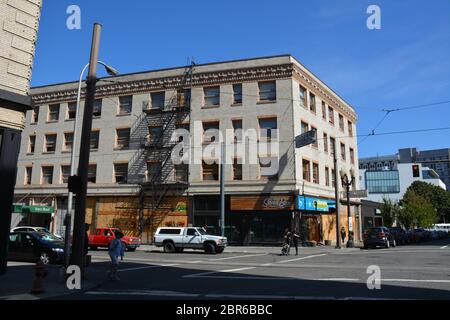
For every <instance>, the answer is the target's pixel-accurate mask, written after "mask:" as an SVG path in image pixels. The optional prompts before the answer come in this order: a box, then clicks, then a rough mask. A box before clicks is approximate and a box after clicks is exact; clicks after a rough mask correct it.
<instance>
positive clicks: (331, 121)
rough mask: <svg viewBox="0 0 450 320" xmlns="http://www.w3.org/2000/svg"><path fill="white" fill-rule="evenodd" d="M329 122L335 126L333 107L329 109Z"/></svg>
mask: <svg viewBox="0 0 450 320" xmlns="http://www.w3.org/2000/svg"><path fill="white" fill-rule="evenodd" d="M328 122H329V123H330V124H332V125H333V126H334V110H333V108H332V107H328Z"/></svg>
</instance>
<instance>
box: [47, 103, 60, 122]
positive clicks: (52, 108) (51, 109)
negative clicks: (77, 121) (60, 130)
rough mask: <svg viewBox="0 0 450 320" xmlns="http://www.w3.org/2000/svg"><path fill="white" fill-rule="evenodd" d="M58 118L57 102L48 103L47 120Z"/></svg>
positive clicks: (56, 119)
mask: <svg viewBox="0 0 450 320" xmlns="http://www.w3.org/2000/svg"><path fill="white" fill-rule="evenodd" d="M58 120H59V104H51V105H49V106H48V117H47V121H58Z"/></svg>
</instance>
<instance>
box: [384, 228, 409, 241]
mask: <svg viewBox="0 0 450 320" xmlns="http://www.w3.org/2000/svg"><path fill="white" fill-rule="evenodd" d="M389 231H390V232H391V233H392V234H393V236H394V239H395V242H396V244H399V245H406V244H409V242H410V240H409V236H408V233H407V232H406V231H405V230H404V229H403V228H401V227H393V228H389Z"/></svg>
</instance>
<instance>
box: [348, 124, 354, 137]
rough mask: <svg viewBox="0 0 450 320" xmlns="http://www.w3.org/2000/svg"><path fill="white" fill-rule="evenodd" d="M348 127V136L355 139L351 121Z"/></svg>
mask: <svg viewBox="0 0 450 320" xmlns="http://www.w3.org/2000/svg"><path fill="white" fill-rule="evenodd" d="M347 126H348V135H349V136H350V137H353V124H352V122H351V121H347Z"/></svg>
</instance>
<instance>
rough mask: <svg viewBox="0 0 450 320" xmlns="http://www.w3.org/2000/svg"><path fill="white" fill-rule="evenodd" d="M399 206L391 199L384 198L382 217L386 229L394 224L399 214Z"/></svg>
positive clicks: (381, 208)
mask: <svg viewBox="0 0 450 320" xmlns="http://www.w3.org/2000/svg"><path fill="white" fill-rule="evenodd" d="M398 209H399V206H398V204H397V203H394V202H393V201H392V200H391V199H390V198H387V197H383V203H382V204H381V207H380V210H381V216H382V217H383V223H384V225H385V226H386V227H388V228H390V227H392V225H393V224H394V221H395V219H396V215H397V214H398Z"/></svg>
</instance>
